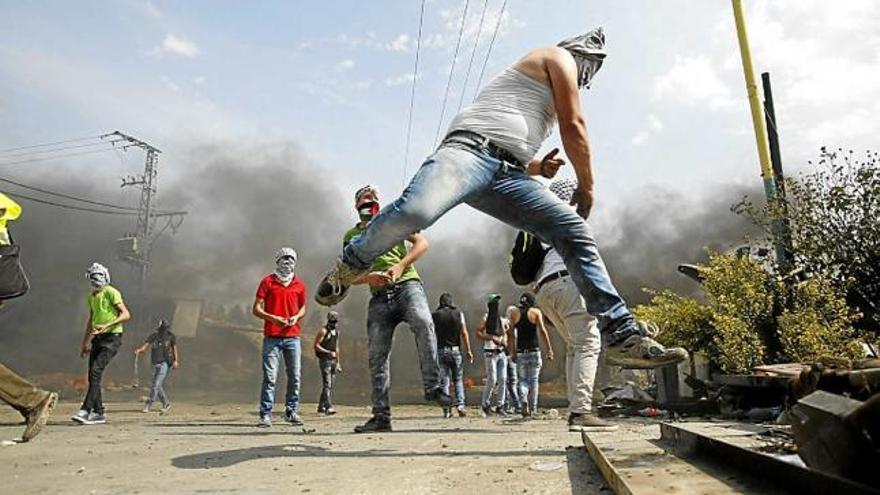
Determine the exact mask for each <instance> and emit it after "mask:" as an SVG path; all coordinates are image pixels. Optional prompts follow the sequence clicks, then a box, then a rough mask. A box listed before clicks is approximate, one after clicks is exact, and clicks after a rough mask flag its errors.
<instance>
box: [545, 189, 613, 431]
mask: <svg viewBox="0 0 880 495" xmlns="http://www.w3.org/2000/svg"><path fill="white" fill-rule="evenodd" d="M576 189H577V182H576V181H574V180H572V179H559V180H556V181H553V183H552V184H550V191H551V192H552V193H553V194H555V195H556V196H558V197H559V199H561V200H562V201H563V202H565V203H568V202H569V201H570V200H571V196H572V194H573V193H574V191H575V190H576ZM545 248H550V246H545ZM533 290H534V291H535V295H536V301H537V304H538V307H539V308H541V310H542V311H543V312H544V315H545V316H547V318H549V319H550V321H552V322H553V326H554V327H555V328H556V330H557V331H558V332H559V335H560V336H562V339H563V340H565V343H566V346H567V352H566V355H565V382H566V387H567V390H568V409H569V415H568V426H569V430H571V431H614V430H616V429H617V425H614V424H612V423H609V422H607V421H605V420H603V419H601V418H599V417H598V416H596V414H595V413H594V412H593V384H594V383H595V381H596V370H597V368H598V366H599V353H600V352H601V350H602V342H601V338H600V336H599V328H598V326H597V325H596V318H595V317H593V316H592V315H591V314H590V313H589V312H588V311H587V302H586V301H584V298H583V297H582V296H581V293H580V292H579V291H578V287H577V285H576V284H575V282H574V280H573V279H572V278H571V276H569V273H568V269H567V268H566V266H565V263H564V262H563V260H562V256H560V254H559V253H558V252H557V251H556V250H555V249H549V251H547V254H546V255H545V256H544V260H543V262H542V263H541V268H540V269H539V270H538V276H537V277H536V278H535V284H534V285H533Z"/></svg>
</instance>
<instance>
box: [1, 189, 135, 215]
mask: <svg viewBox="0 0 880 495" xmlns="http://www.w3.org/2000/svg"><path fill="white" fill-rule="evenodd" d="M6 194H8V195H10V196H12V197H13V198H18V199H26V200H28V201H33V202H35V203H41V204H44V205H49V206H55V207H57V208H64V209H68V210H76V211H85V212H89V213H103V214H105V215H123V216H134V215H137V212H134V211H132V212H126V211H110V210H99V209H97V208H89V207H87V206H76V205H67V204H63V203H56V202H54V201H49V200H46V199H39V198H34V197H31V196H25V195H24V194H19V193H11V192H7V193H6Z"/></svg>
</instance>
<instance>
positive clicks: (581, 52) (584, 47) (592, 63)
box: [556, 27, 606, 89]
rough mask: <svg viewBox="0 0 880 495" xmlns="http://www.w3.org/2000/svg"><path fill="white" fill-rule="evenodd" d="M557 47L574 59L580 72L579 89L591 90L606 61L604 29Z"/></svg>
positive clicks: (561, 43) (560, 43) (569, 39)
mask: <svg viewBox="0 0 880 495" xmlns="http://www.w3.org/2000/svg"><path fill="white" fill-rule="evenodd" d="M556 46H558V47H560V48H565V49H566V50H568V52H569V53H571V55H572V56H573V57H574V61H575V64H577V71H578V88H581V89H583V88H589V87H590V81H591V80H592V79H593V76H594V75H596V72H599V69H600V68H601V67H602V61H603V60H605V55H606V53H605V32H604V31H602V28H601V27H598V28H596V29H594V30H592V31H590V32H588V33H585V34H581V35H579V36H575V37H573V38H568V39H567V40H563V41H560V42H559V43H558V44H557V45H556Z"/></svg>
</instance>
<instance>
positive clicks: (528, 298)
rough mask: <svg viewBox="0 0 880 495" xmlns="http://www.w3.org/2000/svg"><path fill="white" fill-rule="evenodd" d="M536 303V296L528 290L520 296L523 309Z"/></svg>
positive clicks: (520, 304)
mask: <svg viewBox="0 0 880 495" xmlns="http://www.w3.org/2000/svg"><path fill="white" fill-rule="evenodd" d="M534 305H535V296H533V295H531V294H529V293H528V292H526V293H525V294H523V295H522V296H520V298H519V307H520V308H522V309H526V310H527V309H529V308H531V307H533V306H534Z"/></svg>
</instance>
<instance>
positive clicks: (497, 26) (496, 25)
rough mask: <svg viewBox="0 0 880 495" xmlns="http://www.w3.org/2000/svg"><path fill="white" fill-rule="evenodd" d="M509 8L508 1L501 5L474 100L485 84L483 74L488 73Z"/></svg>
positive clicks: (505, 0)
mask: <svg viewBox="0 0 880 495" xmlns="http://www.w3.org/2000/svg"><path fill="white" fill-rule="evenodd" d="M506 8H507V0H504V3H502V4H501V10H500V11H499V12H498V22H496V23H495V31H494V32H493V33H492V41H490V42H489V49H488V50H486V59H485V60H483V68H482V69H480V78H479V79H477V89H475V90H474V100H476V99H477V94H479V91H480V84H483V74H485V73H486V65H488V64H489V56H490V55H492V48H493V47H494V46H495V38H496V37H497V36H498V29H499V28H500V27H501V20H502V19H504V9H506Z"/></svg>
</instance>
